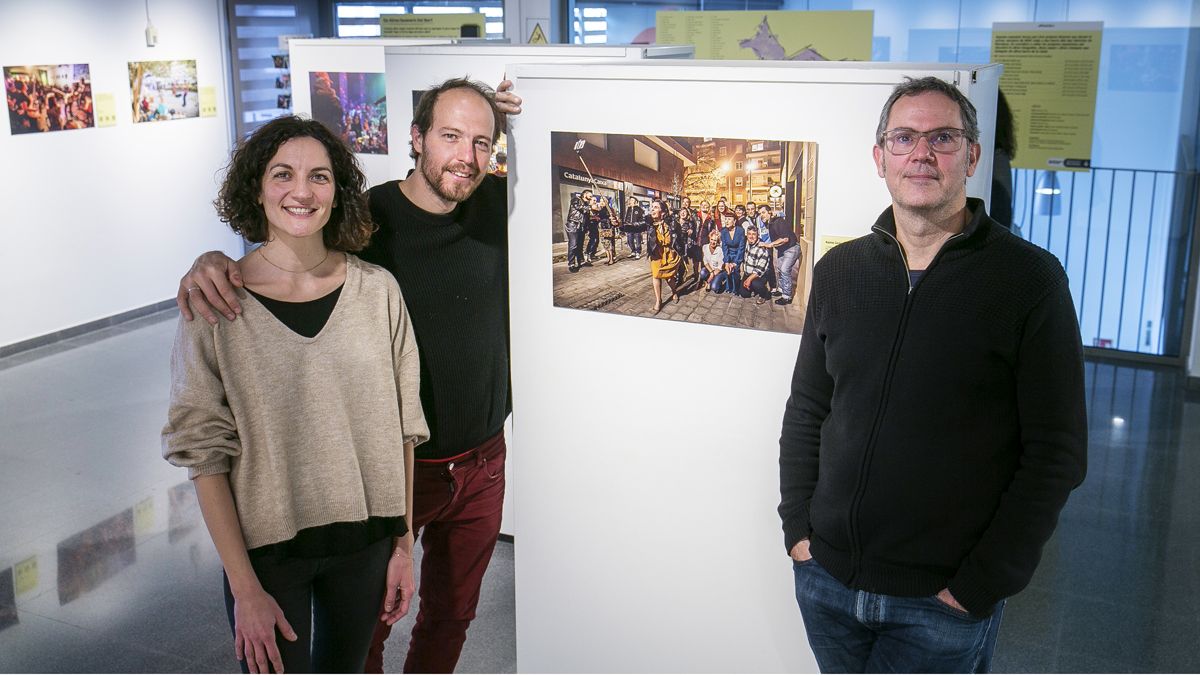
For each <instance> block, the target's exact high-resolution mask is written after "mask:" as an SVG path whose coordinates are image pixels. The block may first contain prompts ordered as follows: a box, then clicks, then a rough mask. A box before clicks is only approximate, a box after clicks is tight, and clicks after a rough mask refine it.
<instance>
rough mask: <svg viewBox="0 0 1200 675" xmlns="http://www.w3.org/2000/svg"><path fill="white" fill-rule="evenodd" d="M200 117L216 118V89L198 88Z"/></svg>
mask: <svg viewBox="0 0 1200 675" xmlns="http://www.w3.org/2000/svg"><path fill="white" fill-rule="evenodd" d="M200 116H201V117H216V116H217V88H216V87H200Z"/></svg>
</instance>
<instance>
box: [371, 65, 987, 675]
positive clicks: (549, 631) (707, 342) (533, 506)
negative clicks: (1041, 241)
mask: <svg viewBox="0 0 1200 675" xmlns="http://www.w3.org/2000/svg"><path fill="white" fill-rule="evenodd" d="M508 72H509V75H510V77H512V78H513V79H514V81H515V83H516V90H517V91H518V92H520V95H521V97H522V98H523V99H524V112H523V113H522V114H521V115H520V116H518V117H516V118H514V119H513V120H512V121H511V124H510V128H511V134H512V137H513V144H512V150H513V152H512V163H511V164H510V178H509V188H510V218H509V223H510V228H509V246H510V275H511V278H510V293H511V312H512V318H511V325H512V368H513V376H512V378H513V400H514V402H515V404H514V405H515V412H514V417H513V420H514V436H515V439H516V440H517V442H518V443H519V447H520V454H521V461H520V463H519V465H518V466H517V468H516V470H515V471H514V472H513V474H512V477H513V479H514V480H515V481H516V485H518V486H519V487H517V488H515V489H514V493H515V495H516V496H515V498H514V506H515V510H516V518H517V519H518V520H519V521H520V523H521V538H520V553H519V555H517V557H516V588H517V617H516V618H517V656H518V665H519V668H520V670H522V671H527V672H548V671H557V672H595V671H610V672H648V671H649V672H734V671H736V672H764V671H766V672H777V671H788V672H814V671H815V670H816V663H815V661H814V659H813V656H812V654H811V652H810V651H809V649H808V647H807V645H806V642H805V640H804V632H803V625H802V622H801V618H800V614H799V612H798V611H797V610H796V606H795V600H794V589H793V579H792V574H791V571H790V567H791V565H790V560H789V558H788V557H787V554H786V552H785V551H784V547H783V545H782V544H783V540H782V537H781V536H780V535H781V532H780V528H779V520H778V516H777V515H776V511H775V508H776V505H777V504H778V500H779V473H778V472H779V468H778V452H779V451H778V438H779V434H780V420H781V417H782V411H783V408H784V404H785V401H786V399H787V397H788V394H789V383H790V379H791V374H792V369H793V364H794V362H795V358H796V351H797V347H798V345H799V341H800V337H799V335H798V334H797V330H798V328H797V326H799V325H802V324H803V321H804V311H805V307H804V303H803V301H802V296H801V294H802V293H803V292H804V288H805V287H806V281H807V279H806V275H807V271H808V270H810V269H811V265H812V263H813V262H814V260H819V258H820V256H821V254H822V252H823V250H825V249H826V248H827V247H828V246H832V245H836V243H837V242H840V241H844V240H845V239H848V238H852V237H858V236H861V235H863V234H866V233H867V232H868V231H869V228H870V226H871V224H872V223H874V221H875V219H876V217H877V216H878V215H879V213H880V212H881V211H882V210H883V209H884V208H886V207H887V206H888V205H889V204H890V198H889V196H888V192H887V189H886V186H885V184H884V181H883V179H881V178H880V177H879V175H878V173H877V170H876V166H875V164H874V161H873V158H872V147H873V144H874V134H875V128H876V124H877V122H878V118H879V111H880V109H881V107H882V106H883V103H884V102H885V101H886V99H887V97H888V96H889V94H890V93H891V90H892V88H893V87H894V86H895V85H896V84H898V83H899V82H901V81H902V79H903V78H904V77H905V76H912V77H922V76H926V75H934V76H937V77H940V78H942V79H944V80H946V81H948V82H951V83H954V84H956V85H957V86H958V88H959V89H960V90H961V91H962V92H963V93H964V94H965V95H967V96H968V97H969V98H970V99H971V100H972V101H973V102H974V103H975V105H976V106H977V108H978V109H979V118H980V126H981V130H982V132H983V133H982V136H983V138H981V139H980V142H981V145H982V146H983V157H982V159H981V161H980V164H979V167H978V170H977V171H976V173H975V175H974V177H973V178H972V179H971V180H970V181H968V185H967V192H968V194H969V195H970V196H974V197H982V198H985V199H986V198H987V196H988V192H989V189H990V180H991V146H992V138H993V133H994V131H993V127H994V116H995V106H996V83H997V80H998V78H999V73H1000V67H999V66H966V65H946V64H870V63H833V64H830V63H795V62H793V63H780V62H775V63H770V62H741V63H734V62H716V61H712V62H708V61H679V62H672V61H639V62H629V63H621V62H604V63H599V62H594V63H586V64H520V65H516V66H513V67H511V68H510V69H509V71H508ZM391 75H392V73H391V69H390V68H389V78H390V77H391ZM390 84H391V83H390V82H389V86H390ZM739 179H741V180H740V182H739ZM773 188H774V189H773ZM585 193H590V194H585ZM597 196H599V197H600V199H599V200H598V201H597V200H596V197H597ZM722 198H724V200H725V201H726V203H727V204H728V205H730V206H732V207H736V206H738V205H744V204H746V203H747V202H750V201H754V202H755V206H756V207H760V206H766V212H767V217H768V218H769V219H772V220H773V219H779V228H778V229H771V230H770V233H769V234H770V235H771V236H778V235H780V234H782V236H784V237H788V238H789V240H790V238H791V237H794V238H795V241H797V242H798V245H799V247H800V248H801V259H800V261H799V264H798V266H797V267H795V268H792V269H794V270H795V271H794V272H793V274H795V275H796V279H795V284H796V286H795V292H796V294H797V298H798V300H797V301H795V302H793V303H791V304H787V303H780V304H777V303H774V302H771V303H759V302H756V301H755V300H754V299H752V297H739V296H737V295H734V294H717V293H715V292H706V291H704V290H703V288H701V287H699V286H692V287H690V288H686V287H685V288H682V289H681V290H680V293H679V296H678V299H677V300H676V301H674V302H670V301H667V300H666V296H667V295H668V294H669V293H670V291H668V290H667V289H666V288H665V285H666V284H665V283H664V284H662V285H663V286H664V288H662V295H663V298H664V301H663V303H662V306H661V309H660V310H659V311H655V308H654V306H653V305H654V296H653V294H652V293H651V288H652V275H654V274H655V273H656V271H658V267H660V266H662V265H666V264H669V263H670V261H669V257H670V256H669V255H667V254H662V253H656V254H654V255H656V256H658V257H652V256H648V257H650V258H651V260H652V262H650V263H649V264H648V262H647V260H646V259H642V258H639V257H634V256H635V255H636V254H635V253H634V252H633V251H632V250H631V252H630V255H627V256H622V255H616V256H613V257H612V258H611V260H612V261H613V263H612V264H611V265H609V264H604V263H607V262H608V260H604V261H603V262H601V259H599V258H596V259H593V260H592V265H591V266H590V267H584V268H582V269H578V270H577V271H571V269H570V267H571V265H570V264H569V263H568V260H567V255H570V253H569V252H567V255H564V251H566V244H564V242H563V239H564V237H563V236H562V233H563V231H564V230H566V231H568V234H571V231H570V230H571V227H573V226H570V222H569V221H570V214H571V207H570V203H571V202H572V200H574V199H592V200H593V203H599V207H598V208H600V209H606V208H607V207H608V206H610V205H612V204H613V203H614V202H615V203H616V204H617V207H618V208H622V209H634V208H642V207H643V204H648V205H649V206H648V209H650V210H661V209H662V208H664V205H665V206H667V207H670V208H671V209H678V208H680V207H681V206H683V205H684V204H685V201H684V200H685V199H686V200H687V203H689V204H690V208H693V209H695V208H697V207H698V206H699V207H700V208H703V206H702V205H701V204H700V202H701V201H707V202H710V205H711V202H714V201H719V200H721V199H722ZM609 217H610V218H614V217H619V216H617V215H612V216H609ZM620 217H622V218H623V215H622V216H620ZM623 222H625V221H624V219H623ZM774 224H775V223H773V225H774ZM747 228H748V229H749V228H753V226H752V225H747ZM733 229H736V228H733ZM746 236H747V239H748V240H750V241H749V242H748V246H753V245H755V242H754V239H755V238H756V237H755V236H753V235H752V234H747V235H746ZM601 241H602V242H603V238H601ZM630 241H631V244H632V240H630ZM646 244H647V246H652V245H653V244H652V243H651V241H650V239H647V241H646ZM618 245H619V244H618ZM631 248H632V246H631ZM684 257H685V258H686V255H684ZM779 260H781V261H782V260H783V258H782V257H780V258H779ZM679 264H681V265H682V264H686V261H685V262H680V263H679ZM776 264H777V265H778V266H779V267H780V269H782V268H783V267H784V265H783V264H782V263H776ZM672 290H673V289H672ZM785 290H786V287H785ZM581 310H583V311H581ZM642 317H647V318H648V317H653V318H656V319H662V320H645V319H644V318H642Z"/></svg>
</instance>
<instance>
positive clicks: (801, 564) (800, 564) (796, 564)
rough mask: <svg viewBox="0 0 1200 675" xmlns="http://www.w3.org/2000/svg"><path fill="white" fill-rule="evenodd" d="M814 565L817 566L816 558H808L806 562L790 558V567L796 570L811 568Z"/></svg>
mask: <svg viewBox="0 0 1200 675" xmlns="http://www.w3.org/2000/svg"><path fill="white" fill-rule="evenodd" d="M816 564H817V559H816V558H809V559H808V560H796V559H795V558H792V567H796V568H800V567H811V566H813V565H816Z"/></svg>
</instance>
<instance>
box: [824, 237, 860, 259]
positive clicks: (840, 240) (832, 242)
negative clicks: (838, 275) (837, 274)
mask: <svg viewBox="0 0 1200 675" xmlns="http://www.w3.org/2000/svg"><path fill="white" fill-rule="evenodd" d="M853 238H854V237H837V236H834V235H831V234H827V235H824V236H822V237H821V243H820V246H818V247H817V250H818V251H819V254H818V255H817V257H818V258H820V257H823V256H824V255H825V254H826V253H829V249H831V248H833V247H834V246H837V245H838V244H844V243H846V242H848V241H850V240H851V239H853Z"/></svg>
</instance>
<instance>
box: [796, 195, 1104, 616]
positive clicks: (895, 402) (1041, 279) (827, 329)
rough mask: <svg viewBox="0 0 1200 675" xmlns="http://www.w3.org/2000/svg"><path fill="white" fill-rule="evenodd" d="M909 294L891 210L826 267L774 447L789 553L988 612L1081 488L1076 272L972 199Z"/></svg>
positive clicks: (876, 588)
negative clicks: (806, 550)
mask: <svg viewBox="0 0 1200 675" xmlns="http://www.w3.org/2000/svg"><path fill="white" fill-rule="evenodd" d="M968 208H969V209H970V210H971V212H972V218H971V220H970V222H969V223H968V224H967V226H966V228H965V229H964V231H963V232H962V233H960V234H959V235H956V236H955V237H953V238H952V239H951V240H949V241H948V242H947V243H946V244H945V245H944V246H943V247H942V250H941V251H940V252H939V254H938V255H937V257H936V258H935V259H934V261H933V263H932V264H931V265H930V266H929V268H928V270H927V271H926V272H925V274H924V275H923V276H922V277H921V279H920V281H919V282H918V283H917V284H916V286H915V287H910V284H909V276H908V273H907V267H906V264H905V260H904V258H903V256H902V253H901V250H900V245H899V243H898V242H897V240H896V239H895V236H894V235H895V231H896V229H895V228H896V226H895V220H894V218H893V215H892V211H891V209H888V210H887V211H885V212H884V213H883V215H882V216H880V218H879V220H878V221H877V222H876V224H875V226H874V227H873V228H872V230H873V232H872V234H869V235H867V236H865V237H862V238H859V239H856V240H854V241H850V242H847V243H845V244H842V245H840V246H837V247H835V248H833V249H832V250H830V251H829V253H827V254H826V255H825V256H824V257H823V258H822V259H821V261H820V262H819V263H818V264H817V265H816V268H815V270H814V273H813V286H812V292H811V294H810V297H809V305H808V307H809V309H808V315H807V318H806V320H805V324H804V332H803V337H802V340H801V344H800V353H799V356H798V358H797V361H796V369H795V373H794V375H793V379H792V391H791V396H790V398H789V399H788V402H787V407H786V410H785V413H784V421H783V433H782V436H781V438H780V443H779V445H780V457H779V467H780V491H781V494H782V501H781V503H780V506H779V513H780V516H781V517H782V518H783V530H784V543H785V545H786V546H787V548H788V550H790V549H791V547H792V546H793V545H794V544H795V543H796V542H797V541H799V540H800V539H802V538H804V537H811V551H812V553H813V555H814V557H816V559H817V561H818V562H819V563H821V565H822V566H823V567H825V569H826V570H828V571H829V573H830V574H832V575H833V576H834V577H836V578H837V579H839V580H840V581H841V582H842V583H844V584H846V585H847V586H849V587H851V588H855V589H859V590H866V591H872V592H878V593H886V594H889V595H898V596H908V597H915V596H925V595H933V594H935V593H937V592H938V591H939V590H941V589H942V588H944V587H949V589H950V592H951V593H952V594H953V595H954V597H955V598H956V599H957V600H958V601H959V602H960V603H961V604H962V605H963V606H964V607H966V608H967V609H968V610H969V611H970V612H971V613H972V614H975V615H977V616H986V615H988V614H989V613H990V612H991V611H992V608H993V606H994V604H995V603H996V602H998V601H999V600H1001V599H1003V598H1006V597H1009V596H1011V595H1013V594H1015V593H1017V592H1018V591H1020V590H1021V589H1022V588H1024V587H1025V586H1026V584H1028V583H1029V579H1030V577H1032V575H1033V571H1034V569H1035V568H1036V567H1037V563H1038V560H1039V558H1040V556H1041V550H1042V546H1043V545H1044V544H1045V542H1046V540H1047V539H1049V537H1050V535H1051V533H1052V532H1053V531H1054V527H1055V524H1056V522H1057V519H1058V513H1059V511H1060V510H1061V509H1062V507H1063V505H1064V504H1065V503H1066V499H1067V495H1068V493H1070V491H1071V490H1072V489H1073V488H1074V487H1076V486H1077V485H1079V483H1080V482H1081V481H1082V480H1083V476H1084V472H1085V470H1086V462H1087V420H1086V411H1085V407H1084V394H1083V356H1082V352H1083V350H1082V345H1081V341H1080V337H1079V328H1078V324H1077V322H1076V318H1075V309H1074V305H1073V303H1072V300H1071V294H1070V291H1069V290H1068V287H1067V277H1066V273H1065V272H1064V271H1063V269H1062V266H1061V265H1060V264H1059V262H1058V260H1057V259H1056V258H1054V256H1052V255H1051V254H1049V253H1047V252H1046V251H1044V250H1042V249H1040V248H1038V247H1036V246H1034V245H1032V244H1030V243H1028V242H1026V241H1024V240H1022V239H1020V238H1018V237H1015V236H1013V235H1012V234H1010V233H1009V232H1008V231H1006V230H1004V229H1003V228H1001V227H1000V226H999V225H997V224H996V223H994V222H993V221H992V220H991V219H990V218H988V217H987V215H986V214H985V213H984V209H983V205H982V203H981V202H980V201H979V200H977V199H972V200H969V202H968Z"/></svg>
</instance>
